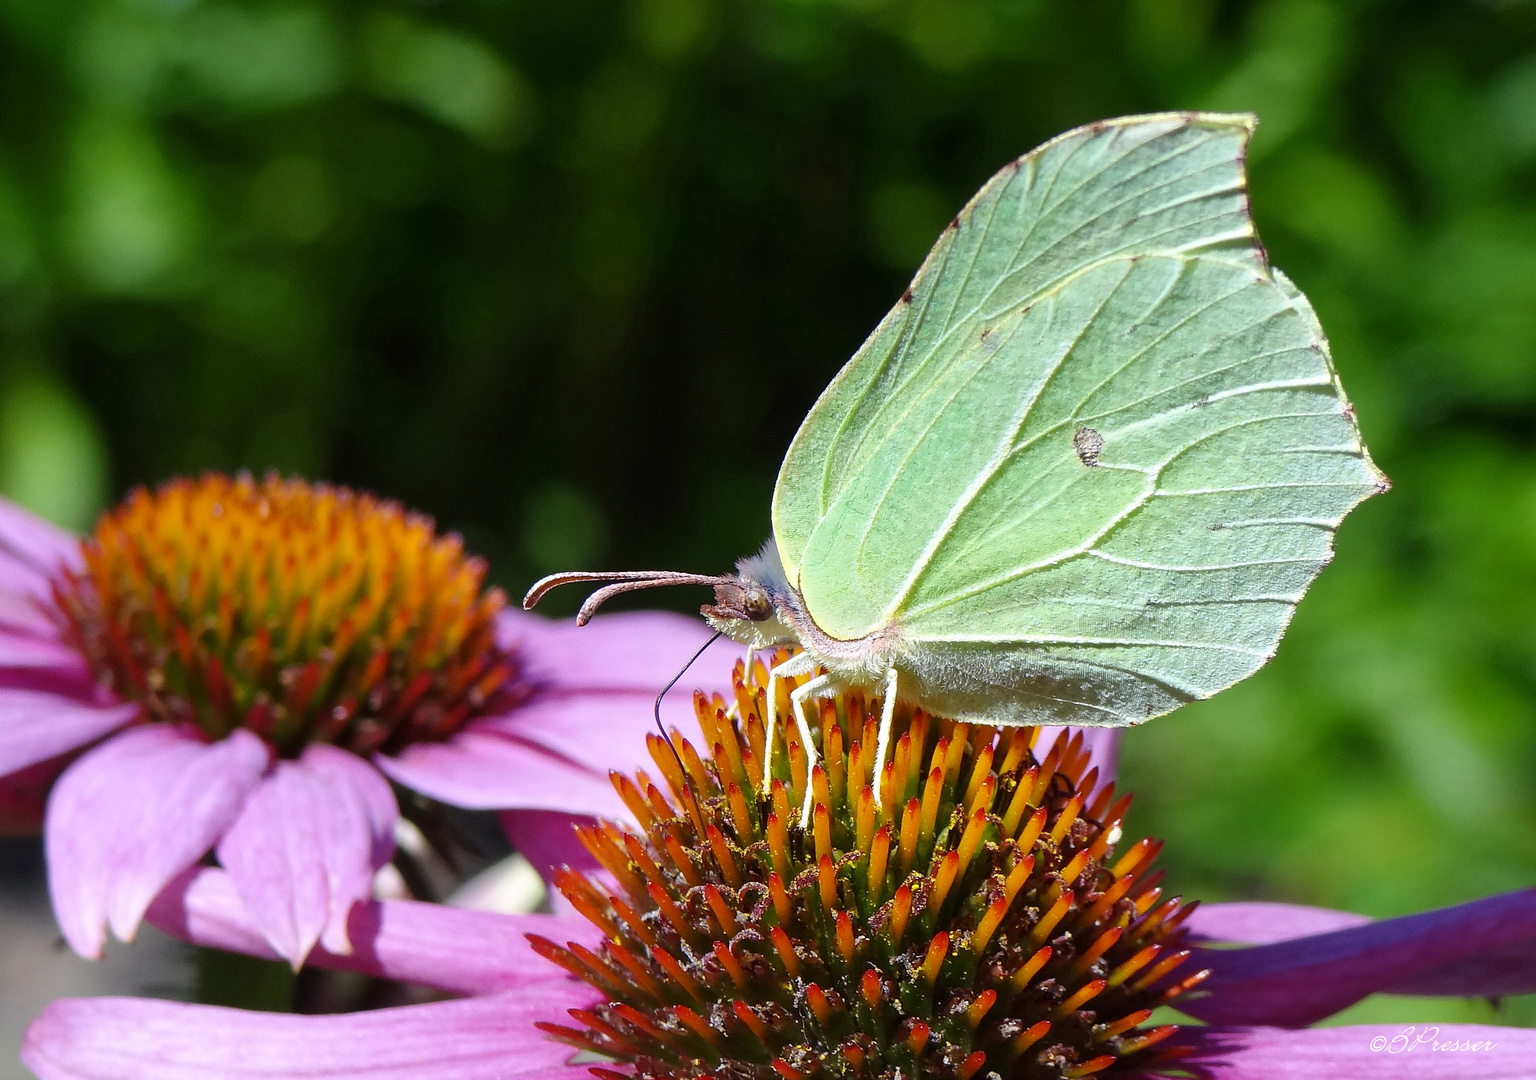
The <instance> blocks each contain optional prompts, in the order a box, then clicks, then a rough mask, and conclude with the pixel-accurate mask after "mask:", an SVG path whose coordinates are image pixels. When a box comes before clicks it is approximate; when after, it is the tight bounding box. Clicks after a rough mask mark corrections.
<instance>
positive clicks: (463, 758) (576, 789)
mask: <svg viewBox="0 0 1536 1080" xmlns="http://www.w3.org/2000/svg"><path fill="white" fill-rule="evenodd" d="M632 738H633V739H634V741H637V742H638V741H640V740H641V739H642V738H643V736H642V735H641V734H639V733H635V734H634V735H633V736H632ZM373 761H374V764H375V765H377V766H378V767H379V770H380V771H381V772H383V773H384V775H386V776H388V777H389V778H390V779H392V780H395V781H397V782H398V783H401V784H404V785H405V786H406V787H408V788H411V789H412V790H413V791H419V792H421V793H422V794H423V795H426V796H429V797H430V798H433V799H437V800H438V801H439V802H445V803H449V804H451V805H453V806H462V807H465V808H466V809H470V810H503V809H508V808H511V807H523V808H528V809H545V810H565V811H567V812H570V813H580V814H590V815H592V816H594V817H603V816H606V817H612V816H616V815H627V813H628V812H627V811H626V810H625V809H624V803H623V802H622V801H621V800H620V799H619V797H618V795H617V794H616V793H615V792H614V790H613V785H612V784H610V783H609V781H608V777H607V776H606V775H605V774H601V773H598V772H597V771H595V770H593V769H590V768H587V767H585V766H583V765H578V764H576V763H575V762H572V761H569V760H567V759H566V758H563V757H559V756H557V755H555V754H552V753H550V752H549V751H547V750H544V749H541V748H540V747H537V746H534V745H533V744H531V743H528V742H525V741H524V740H522V739H513V738H505V737H502V736H500V735H493V734H489V733H486V732H484V731H481V730H478V729H469V728H466V729H465V730H464V731H461V732H459V733H458V734H457V735H455V736H454V737H453V738H451V739H449V740H448V741H447V742H441V743H417V744H416V745H414V746H408V747H406V748H405V749H404V750H403V751H401V752H400V753H399V754H398V755H396V756H395V757H385V756H384V755H382V754H378V755H375V756H374V759H373Z"/></svg>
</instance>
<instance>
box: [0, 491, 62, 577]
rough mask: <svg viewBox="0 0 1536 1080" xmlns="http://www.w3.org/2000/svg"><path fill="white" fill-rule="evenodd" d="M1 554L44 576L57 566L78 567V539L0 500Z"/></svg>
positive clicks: (7, 500) (6, 500)
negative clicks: (2, 552)
mask: <svg viewBox="0 0 1536 1080" xmlns="http://www.w3.org/2000/svg"><path fill="white" fill-rule="evenodd" d="M0 551H4V552H5V553H6V554H8V555H10V556H11V557H12V558H14V559H16V560H17V561H19V562H21V563H23V564H24V565H26V566H27V567H29V568H30V569H32V570H34V571H36V572H37V573H38V574H40V575H42V576H44V577H48V576H51V575H52V574H53V572H54V571H55V570H57V569H59V568H60V567H64V566H68V567H71V568H76V567H79V566H80V540H79V538H78V537H76V536H74V535H73V534H72V533H69V532H67V531H65V530H64V529H61V528H59V527H58V526H57V525H53V524H50V523H49V522H46V521H44V520H43V519H42V518H40V517H38V516H37V515H36V514H33V513H31V512H29V511H27V510H23V509H22V508H21V507H19V506H17V505H16V504H15V503H13V502H11V501H10V500H9V499H0Z"/></svg>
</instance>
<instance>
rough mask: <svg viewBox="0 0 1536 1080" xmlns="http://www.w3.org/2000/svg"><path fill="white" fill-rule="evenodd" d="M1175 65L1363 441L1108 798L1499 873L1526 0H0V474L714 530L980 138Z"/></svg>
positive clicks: (1528, 409)
mask: <svg viewBox="0 0 1536 1080" xmlns="http://www.w3.org/2000/svg"><path fill="white" fill-rule="evenodd" d="M1196 107H1199V108H1217V109H1251V110H1254V111H1256V112H1257V113H1258V114H1259V115H1260V117H1261V119H1262V123H1261V127H1260V130H1259V135H1258V138H1257V141H1256V142H1255V144H1254V155H1253V169H1252V176H1253V205H1254V209H1255V213H1256V215H1257V217H1258V221H1259V226H1260V229H1261V230H1262V232H1263V235H1264V238H1265V240H1266V242H1267V244H1268V246H1269V249H1270V251H1271V253H1272V255H1273V257H1274V260H1275V262H1276V263H1277V264H1278V265H1280V266H1282V267H1284V268H1285V269H1286V270H1287V271H1288V272H1289V273H1290V274H1291V275H1292V276H1293V277H1294V278H1295V279H1296V281H1297V282H1298V283H1299V284H1300V285H1301V286H1302V288H1303V289H1305V290H1306V291H1307V292H1308V293H1309V295H1310V296H1311V297H1312V298H1313V300H1314V301H1315V303H1316V306H1317V308H1318V310H1319V312H1320V313H1321V315H1322V319H1323V322H1324V324H1325V326H1326V327H1327V328H1328V330H1329V332H1330V334H1331V335H1332V337H1333V342H1334V351H1335V353H1336V355H1337V359H1338V364H1339V368H1340V370H1341V371H1342V374H1343V377H1344V381H1345V384H1346V386H1347V387H1348V388H1349V390H1350V393H1351V394H1352V396H1353V397H1354V399H1355V401H1356V404H1357V405H1358V408H1359V416H1360V423H1361V426H1362V428H1363V429H1364V432H1365V436H1366V439H1367V441H1368V442H1369V443H1370V445H1371V448H1372V450H1373V451H1374V453H1375V456H1376V460H1377V461H1378V463H1379V464H1380V465H1381V466H1382V467H1383V468H1384V469H1385V470H1386V471H1387V472H1388V473H1389V474H1390V475H1391V476H1392V478H1393V479H1394V480H1395V481H1396V485H1397V486H1396V488H1395V490H1394V491H1393V492H1392V493H1391V494H1390V495H1388V496H1387V497H1384V498H1380V499H1375V500H1372V501H1371V502H1370V503H1368V504H1367V505H1366V506H1365V507H1363V508H1362V509H1361V510H1359V511H1357V512H1356V514H1355V515H1354V516H1353V517H1351V519H1350V520H1349V521H1348V523H1347V524H1346V525H1345V526H1344V529H1343V530H1342V532H1341V533H1340V536H1339V557H1338V560H1337V562H1336V563H1335V565H1334V566H1333V567H1332V568H1331V569H1329V570H1328V571H1327V572H1326V573H1325V574H1324V575H1323V577H1322V579H1321V580H1320V581H1319V583H1318V585H1317V587H1316V588H1315V590H1314V592H1313V593H1312V594H1311V595H1310V596H1309V598H1308V599H1307V601H1306V603H1305V604H1303V605H1302V608H1301V611H1300V613H1299V615H1298V616H1297V619H1296V621H1295V624H1294V627H1293V629H1292V631H1291V633H1290V635H1289V636H1288V638H1287V639H1286V642H1285V644H1284V646H1283V647H1282V649H1281V651H1280V656H1279V658H1278V659H1277V660H1276V661H1275V662H1274V663H1273V665H1271V666H1270V667H1269V668H1268V669H1266V670H1265V671H1264V672H1263V673H1261V674H1260V675H1258V676H1256V677H1255V678H1253V679H1251V680H1250V681H1248V682H1247V683H1245V684H1243V685H1242V686H1240V687H1239V688H1237V689H1234V690H1232V691H1230V692H1228V693H1225V694H1223V695H1221V697H1220V698H1219V699H1218V700H1216V701H1213V702H1211V703H1209V704H1202V705H1198V706H1192V707H1190V708H1187V709H1185V710H1183V711H1182V712H1180V713H1178V714H1176V715H1174V716H1170V717H1167V718H1164V719H1161V720H1158V721H1155V722H1154V723H1152V724H1151V725H1149V727H1148V728H1146V729H1144V730H1140V731H1137V732H1135V733H1134V734H1133V735H1132V736H1131V737H1130V738H1129V739H1128V741H1127V749H1126V773H1127V774H1128V776H1129V777H1130V778H1131V780H1132V781H1133V782H1134V784H1135V785H1136V787H1137V788H1138V789H1139V790H1141V791H1142V792H1143V797H1142V802H1141V804H1140V807H1141V809H1140V812H1139V815H1138V816H1137V817H1136V818H1135V819H1134V821H1135V823H1136V825H1137V826H1138V827H1140V828H1144V829H1147V830H1149V831H1153V832H1156V833H1158V834H1161V835H1163V836H1165V837H1166V838H1167V839H1168V841H1169V843H1168V848H1167V854H1166V856H1165V859H1166V861H1167V863H1168V865H1169V866H1170V867H1171V868H1172V870H1173V876H1174V880H1175V883H1176V884H1177V886H1178V887H1179V888H1181V889H1182V890H1184V891H1186V892H1189V893H1194V894H1199V895H1204V896H1208V897H1211V898H1233V897H1250V898H1275V899H1286V900H1296V901H1305V902H1313V903H1322V904H1329V905H1337V906H1347V907H1353V908H1357V909H1359V910H1363V911H1367V912H1370V913H1372V914H1378V915H1387V914H1396V913H1401V912H1406V911H1410V910H1414V909H1416V908H1419V907H1423V906H1429V905H1436V904H1443V903H1450V902H1455V901H1460V900H1465V899H1469V898H1472V897H1475V896H1478V895H1480V894H1483V893H1487V892H1491V891H1496V890H1503V889H1511V888H1516V887H1520V886H1524V885H1528V884H1530V883H1531V882H1532V879H1533V874H1536V830H1533V828H1532V826H1533V825H1536V799H1533V795H1536V787H1533V784H1532V782H1531V774H1532V771H1533V768H1536V453H1533V449H1536V448H1533V437H1536V5H1533V4H1532V3H1529V2H1519V0H1503V2H1500V0H1482V2H1473V0H1422V2H1399V3H1392V2H1386V0H1377V2H1367V0H1358V2H1350V3H1344V2H1340V3H1326V2H1322V0H1268V2H1263V3H1234V2H1217V0H1128V2H1110V0H1054V2H1045V0H1016V2H1011V3H1010V2H1003V0H995V2H989V0H889V2H880V0H843V2H841V3H835V2H821V0H799V2H792V0H742V2H734V3H728V2H725V0H634V2H631V3H609V2H598V0H544V2H541V3H534V2H527V0H496V2H493V0H481V2H446V0H445V2H438V3H425V2H423V3H379V4H374V5H362V4H350V3H338V2H332V3H303V2H295V3H276V4H267V3H247V4H233V3H216V2H201V3H199V2H194V0H86V2H79V0H75V2H71V0H0V341H3V345H0V490H3V491H5V492H6V493H8V494H11V495H12V496H14V497H16V498H18V499H20V500H21V501H23V502H25V503H27V504H29V505H32V506H34V507H36V508H38V509H40V510H41V511H43V512H45V513H48V514H49V515H50V516H52V517H54V518H56V519H57V520H60V521H63V522H65V523H68V524H71V525H74V526H77V527H83V526H86V525H88V524H89V522H90V521H91V519H92V517H93V515H94V513H95V512H96V510H97V509H99V508H100V506H101V505H103V503H104V502H105V501H107V500H110V499H112V498H115V497H117V496H118V495H120V494H121V493H122V492H123V491H125V490H126V489H127V488H128V487H129V486H131V485H133V484H136V483H141V482H155V481H158V480H161V479H163V478H165V477H168V476H171V475H173V474H175V473H178V472H186V471H196V470H200V469H204V468H222V469H233V468H237V467H248V468H251V469H254V470H258V471H259V470H263V469H266V468H277V469H281V470H284V471H297V472H300V473H303V474H305V475H307V476H312V477H323V478H329V479H334V480H337V481H342V482H346V483H349V484H355V485H360V486H364V487H368V488H372V489H374V490H377V491H380V492H383V493H385V494H388V495H391V496H394V497H397V498H399V499H401V500H403V501H405V502H406V503H409V504H411V505H413V506H416V507H419V508H422V509H425V510H427V511H430V512H431V513H433V514H434V515H436V516H437V518H438V520H439V521H440V522H441V523H442V524H443V525H444V526H446V527H451V528H454V529H458V530H460V531H462V532H463V533H464V534H465V536H466V537H467V538H468V540H469V541H470V544H471V546H472V547H474V548H475V549H477V550H479V551H480V552H482V553H484V554H486V555H487V556H489V557H490V558H491V560H492V563H493V566H494V573H495V576H496V578H497V579H498V580H499V581H501V582H502V583H504V584H505V585H506V586H508V587H509V589H511V590H513V591H518V590H520V589H521V588H522V587H523V586H525V585H526V584H527V582H528V581H529V580H530V579H531V578H532V577H533V576H534V575H536V574H537V573H540V572H543V571H547V570H550V569H554V568H558V567H564V566H569V565H572V564H584V563H592V564H598V565H605V566H613V567H633V566H642V565H647V566H648V565H661V566H676V567H679V568H687V569H694V570H703V571H715V570H721V569H724V568H726V567H727V566H728V565H729V564H730V562H731V561H732V560H733V559H734V558H735V557H737V556H739V555H741V554H744V553H746V552H748V551H750V550H752V549H754V548H755V547H756V546H757V545H758V544H759V543H760V542H761V540H762V539H763V537H764V536H765V535H766V534H767V531H768V497H769V492H770V490H771V485H772V481H773V476H774V472H775V469H776V467H777V464H778V461H779V457H780V455H781V453H782V452H783V449H784V447H785V445H786V444H787V442H788V440H789V437H790V436H791V434H792V433H793V431H794V429H795V426H796V424H797V423H798V422H799V419H800V417H801V416H802V415H803V414H804V412H805V410H806V409H807V407H808V406H809V405H810V403H811V402H812V400H813V399H814V398H815V396H816V394H817V393H818V392H819V391H820V389H821V388H822V387H823V386H824V385H825V384H826V382H827V380H828V379H829V378H830V377H831V375H832V373H833V372H834V371H835V370H836V369H837V367H838V365H839V364H840V363H841V362H842V361H843V360H844V359H845V358H846V357H847V356H848V355H849V353H850V352H851V351H852V350H853V349H854V347H855V346H856V345H857V344H858V342H859V341H860V340H861V339H862V337H863V336H864V334H865V333H867V331H868V330H869V329H870V328H871V327H872V326H873V325H874V323H875V321H876V320H877V319H878V318H879V317H880V315H881V314H882V313H883V312H884V311H885V309H886V308H887V307H888V306H889V304H890V303H891V302H892V301H893V300H894V299H895V297H896V296H897V295H898V294H899V293H900V291H901V289H902V286H903V284H904V283H905V281H906V278H907V277H908V276H909V275H910V273H911V272H912V270H913V268H914V267H915V266H916V264H917V262H918V260H919V259H920V258H921V256H922V254H923V252H924V251H925V250H926V248H927V246H928V244H929V243H930V241H931V240H932V238H933V236H934V235H935V234H936V233H937V230H938V228H939V227H940V226H941V225H942V224H943V223H944V222H945V221H946V220H947V219H948V218H949V217H950V216H951V215H952V214H953V212H954V211H955V210H956V209H957V208H958V207H959V205H960V204H961V203H962V202H963V201H964V200H965V199H966V198H967V197H968V196H969V195H970V194H971V192H972V191H973V190H974V189H975V188H976V187H977V186H979V185H980V183H981V182H982V181H983V180H984V179H985V178H986V177H987V176H988V175H989V174H990V173H992V172H993V171H994V170H995V169H997V168H998V167H1000V166H1001V165H1002V164H1003V163H1004V162H1006V161H1007V160H1009V159H1010V158H1012V157H1014V156H1016V155H1018V154H1019V153H1021V152H1022V151H1024V150H1027V149H1029V148H1030V147H1031V146H1033V145H1035V144H1036V143H1038V142H1040V141H1041V140H1043V139H1045V138H1047V137H1049V136H1051V135H1053V134H1055V133H1057V132H1058V131H1061V130H1063V129H1065V128H1068V127H1071V126H1073V125H1075V124H1078V123H1081V122H1084V121H1089V120H1093V119H1097V118H1100V117H1104V116H1111V115H1115V114H1120V113H1129V112H1138V111H1148V110H1155V109H1165V108H1196ZM696 600H697V598H696V597H690V596H683V595H676V596H670V597H665V598H663V597H657V598H656V602H665V603H670V604H674V605H676V606H680V607H686V606H687V605H688V604H689V603H690V602H696ZM660 674H661V673H658V676H660ZM1392 1009H1396V1010H1398V1011H1396V1012H1389V1011H1388V1010H1392ZM1373 1010H1374V1011H1373ZM1354 1015H1356V1016H1373V1017H1374V1016H1386V1015H1393V1016H1404V1017H1414V1016H1420V1015H1424V1016H1433V1017H1437V1018H1440V1019H1453V1018H1467V1017H1488V1016H1492V1015H1493V1013H1492V1012H1491V1010H1490V1009H1489V1008H1488V1007H1485V1006H1481V1005H1478V1006H1475V1007H1474V1006H1466V1007H1462V1006H1457V1007H1455V1008H1454V1009H1453V1008H1451V1007H1449V1006H1438V1005H1436V1006H1432V1007H1429V1006H1414V1007H1411V1008H1409V1009H1408V1011H1403V1007H1402V1006H1401V1005H1400V1004H1394V1003H1390V1002H1388V1003H1382V1002H1376V1003H1371V1004H1368V1005H1367V1006H1364V1007H1363V1008H1362V1010H1360V1011H1358V1012H1357V1013H1356V1014H1354ZM1503 1016H1505V1017H1506V1018H1508V1017H1514V1018H1516V1019H1522V1018H1523V1019H1526V1020H1528V1021H1529V1020H1533V1019H1536V1008H1532V1006H1531V1005H1530V1003H1529V1002H1517V1003H1514V1004H1513V1005H1512V1006H1507V1007H1506V1010H1505V1013H1504V1014H1503Z"/></svg>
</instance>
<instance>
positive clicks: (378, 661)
mask: <svg viewBox="0 0 1536 1080" xmlns="http://www.w3.org/2000/svg"><path fill="white" fill-rule="evenodd" d="M82 551H83V555H84V566H83V569H81V570H80V571H79V572H72V571H66V572H64V573H63V574H62V575H61V576H60V577H59V578H58V579H57V580H56V581H55V582H54V596H55V600H56V601H57V606H58V610H59V612H60V613H61V614H62V617H63V620H64V624H65V625H64V629H65V633H66V636H67V638H68V639H69V640H70V641H71V642H72V644H74V646H75V647H76V648H77V649H79V651H80V652H81V653H82V654H83V655H84V656H85V658H86V659H87V661H88V662H89V663H90V664H91V666H92V669H93V670H94V671H95V673H96V675H97V677H98V679H100V680H101V681H102V683H103V684H105V685H107V686H108V687H110V688H111V689H112V690H113V691H115V692H116V693H117V694H119V695H120V696H122V697H124V698H127V699H130V700H136V701H139V702H141V703H142V704H143V705H144V707H145V709H146V710H147V712H148V714H149V716H150V717H151V718H153V719H157V720H163V721H169V722H174V723H191V724H196V725H197V726H198V727H200V728H202V729H203V730H204V731H206V732H207V733H208V734H209V735H210V736H211V737H213V738H220V737H223V736H224V735H227V734H229V732H231V731H232V730H234V729H235V728H238V727H244V728H247V729H249V730H251V731H254V732H255V733H256V734H258V735H260V736H262V737H263V738H265V739H267V740H268V741H269V742H270V743H271V744H272V745H273V746H274V747H275V748H277V750H278V751H279V752H281V753H287V754H291V753H296V752H297V751H298V750H299V749H300V748H302V747H303V746H304V745H305V744H306V743H308V742H310V741H316V740H318V741H324V742H330V743H335V744H338V745H341V746H345V747H348V748H350V749H353V750H356V751H357V752H359V753H368V752H371V751H373V750H375V749H380V748H382V749H385V750H390V749H395V748H398V747H399V746H402V745H404V744H406V743H409V742H414V741H419V740H426V739H440V738H443V737H445V736H447V735H449V734H452V732H454V731H455V730H457V729H458V728H459V727H460V726H461V725H462V724H463V723H464V721H465V720H467V719H468V718H470V717H471V716H473V715H475V714H476V713H478V712H481V711H483V710H485V709H486V708H487V707H488V706H490V705H492V704H501V703H502V700H503V699H505V697H506V695H508V694H510V693H511V692H512V690H513V684H514V682H515V680H514V675H515V674H516V668H515V664H514V662H513V659H512V657H511V656H510V655H509V654H508V653H507V652H505V651H504V650H503V649H501V648H500V647H499V646H498V645H497V643H496V635H495V617H496V614H497V612H498V611H500V610H501V609H502V608H503V607H504V606H505V603H506V598H505V596H503V594H502V593H501V591H500V590H499V589H490V590H486V589H485V588H484V587H483V585H484V578H485V564H484V562H483V561H481V560H480V559H476V558H470V557H467V556H466V555H465V554H464V549H463V543H462V542H461V541H460V539H459V538H458V537H457V536H455V535H447V536H439V535H437V533H436V531H435V529H434V527H433V523H432V520H431V519H430V518H427V517H424V516H422V515H419V514H412V513H407V512H406V511H404V510H403V509H402V508H401V507H400V506H399V505H398V504H397V503H393V502H389V501H385V500H381V499H377V498H374V497H373V496H371V495H367V494H363V493H359V492H354V491H351V490H349V489H347V488H342V487H331V486H328V485H323V484H315V485H311V484H308V483H305V482H303V481H301V480H283V479H281V478H279V477H277V476H273V475H269V476H267V477H266V478H265V479H263V480H261V481H257V480H254V479H252V478H251V477H250V476H248V475H241V476H238V477H233V478H232V477H228V476H222V475H218V474H206V475H204V476H202V477H201V478H199V479H197V480H186V479H181V480H173V481H170V482H169V483H166V484H164V485H163V486H161V487H160V488H158V489H157V490H155V491H149V490H146V489H142V488H141V489H139V490H136V491H134V492H133V493H132V494H131V495H129V496H128V498H127V499H126V500H124V501H123V502H122V503H121V504H120V505H119V506H117V507H116V508H115V509H113V510H111V511H109V512H107V513H106V514H104V515H102V518H101V521H100V522H99V523H98V524H97V526H96V530H95V532H94V533H93V534H92V535H91V536H90V537H88V538H87V539H86V540H85V541H84V542H83V544H82Z"/></svg>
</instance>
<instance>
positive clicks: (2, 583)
mask: <svg viewBox="0 0 1536 1080" xmlns="http://www.w3.org/2000/svg"><path fill="white" fill-rule="evenodd" d="M49 591H50V588H49V582H48V579H47V578H45V577H43V576H42V575H40V574H37V573H35V572H34V571H33V570H31V569H30V568H29V567H26V566H23V565H22V564H21V563H18V562H17V561H16V560H15V559H13V558H11V557H10V556H8V555H6V554H5V553H4V551H0V629H4V630H7V631H9V632H11V633H15V634H28V635H31V636H32V637H37V638H42V639H44V640H47V641H57V640H58V637H59V628H58V626H57V625H55V623H54V621H53V620H52V619H50V618H49V617H48V614H47V607H49V606H51V602H52V598H51V597H50V596H49ZM45 605H46V606H45Z"/></svg>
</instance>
